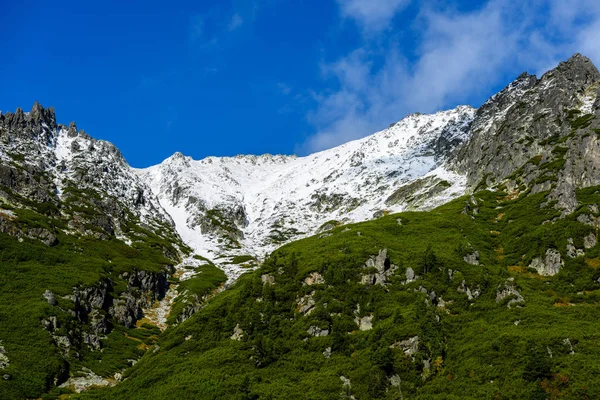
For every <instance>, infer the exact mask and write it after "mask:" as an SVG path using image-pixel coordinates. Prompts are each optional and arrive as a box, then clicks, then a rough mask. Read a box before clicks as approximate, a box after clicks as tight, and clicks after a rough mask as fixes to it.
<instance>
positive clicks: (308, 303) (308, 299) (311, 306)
mask: <svg viewBox="0 0 600 400" xmlns="http://www.w3.org/2000/svg"><path fill="white" fill-rule="evenodd" d="M314 295H315V292H314V291H312V292H310V293H309V294H307V295H305V296H302V297H300V298H299V299H298V300H297V301H296V304H297V305H298V307H297V309H296V310H297V311H298V312H299V313H300V314H302V315H310V314H311V313H312V312H313V311H314V310H315V305H316V304H317V303H316V301H315V298H314Z"/></svg>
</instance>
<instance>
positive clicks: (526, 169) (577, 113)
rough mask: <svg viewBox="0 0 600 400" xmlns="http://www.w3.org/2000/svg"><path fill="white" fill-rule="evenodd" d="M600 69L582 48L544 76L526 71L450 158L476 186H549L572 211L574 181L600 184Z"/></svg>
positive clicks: (481, 114)
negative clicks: (599, 137) (599, 94)
mask: <svg viewBox="0 0 600 400" xmlns="http://www.w3.org/2000/svg"><path fill="white" fill-rule="evenodd" d="M599 89H600V73H599V72H598V70H597V69H596V67H595V66H594V65H593V64H592V63H591V61H590V60H589V59H587V58H586V57H583V56H582V55H580V54H576V55H574V56H573V57H572V58H571V59H569V60H568V61H567V62H563V63H560V64H559V65H558V67H557V68H555V69H553V70H551V71H549V72H547V73H546V74H544V75H543V76H542V77H541V78H540V79H537V78H536V77H535V76H532V75H528V74H523V75H521V76H520V77H519V78H517V80H516V81H514V82H513V83H511V84H510V85H509V86H507V87H506V88H505V89H504V90H502V91H501V92H500V93H498V94H497V95H495V96H493V97H492V98H491V99H490V100H488V101H487V102H486V103H485V104H484V105H483V106H481V108H479V110H477V113H476V115H475V118H474V120H473V123H472V125H471V132H472V135H471V139H470V140H469V141H468V143H467V144H466V145H465V146H463V147H462V148H460V149H459V150H458V152H457V156H456V158H454V159H453V160H452V161H451V162H452V164H453V165H454V166H455V168H456V170H457V171H459V172H461V173H464V174H466V176H467V187H468V188H469V189H470V190H474V189H476V188H484V187H487V186H493V185H497V184H500V183H502V182H503V181H504V180H507V181H506V182H505V183H506V185H507V187H510V188H511V189H513V190H519V191H522V190H525V189H526V188H529V189H531V192H532V193H537V192H541V191H545V190H549V189H550V190H551V192H550V199H551V200H554V201H556V202H557V204H556V206H557V208H559V209H561V210H564V211H565V212H572V211H573V210H574V209H575V207H576V206H577V202H576V199H575V189H576V188H581V187H588V186H593V185H598V184H600V175H599V174H598V173H596V171H597V170H598V169H599V168H600V140H599V139H598V135H596V134H595V133H593V132H594V129H598V128H600V120H599V119H598V116H600V114H599V111H598V108H599V105H600V103H599V102H598V90H599Z"/></svg>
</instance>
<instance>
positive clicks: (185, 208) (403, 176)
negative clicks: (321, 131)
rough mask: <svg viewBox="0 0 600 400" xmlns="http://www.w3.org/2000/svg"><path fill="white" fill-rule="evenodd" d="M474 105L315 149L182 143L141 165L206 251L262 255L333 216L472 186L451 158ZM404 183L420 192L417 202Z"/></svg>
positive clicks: (429, 200) (429, 203)
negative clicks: (156, 161) (276, 151)
mask: <svg viewBox="0 0 600 400" xmlns="http://www.w3.org/2000/svg"><path fill="white" fill-rule="evenodd" d="M474 112H475V111H474V110H473V109H472V108H470V107H465V106H460V107H457V108H456V109H454V110H450V111H444V112H440V113H437V114H433V115H417V114H414V115H409V116H407V117H406V118H404V119H403V120H401V121H400V122H398V123H396V124H393V125H391V126H390V127H389V128H388V129H385V130H383V131H381V132H378V133H375V134H374V135H371V136H369V137H366V138H364V139H360V140H357V141H354V142H350V143H346V144H344V145H341V146H339V147H336V148H333V149H330V150H326V151H323V152H320V153H316V154H312V155H309V156H307V157H296V156H280V155H276V156H273V155H262V156H236V157H207V158H205V159H203V160H199V161H197V160H192V159H191V158H189V157H185V156H183V155H182V154H180V153H176V154H174V155H173V156H172V157H170V158H168V159H167V160H165V161H164V162H162V163H161V164H160V165H157V166H153V167H150V168H147V169H144V170H139V171H138V173H139V176H140V177H142V179H143V180H144V181H145V182H149V184H150V186H151V187H152V190H153V191H154V193H155V194H156V196H157V197H158V198H159V199H160V202H161V205H162V206H163V207H164V208H165V209H166V210H167V211H168V212H169V213H170V214H171V215H172V216H173V217H174V220H175V223H176V226H177V229H178V232H179V233H180V234H181V236H182V237H183V239H184V240H185V241H186V243H187V244H188V245H190V246H191V247H193V248H194V249H196V250H197V251H198V252H200V253H203V254H205V255H207V256H208V257H209V258H214V257H211V254H222V253H226V254H240V255H241V254H253V255H256V256H259V257H262V256H264V254H265V253H268V252H270V251H272V250H274V249H275V248H277V247H279V246H280V245H282V244H284V243H286V242H289V241H291V240H295V239H299V238H302V237H305V236H307V235H311V234H314V233H317V232H318V231H319V228H332V227H333V226H334V225H335V224H329V226H327V225H328V224H327V223H328V222H330V221H340V222H349V221H362V220H367V219H370V218H371V217H372V216H373V214H374V213H377V215H384V214H386V213H387V212H388V211H400V210H403V209H406V208H411V207H413V208H416V207H419V209H428V208H431V207H433V206H435V205H437V204H441V203H443V202H445V201H446V200H447V199H449V198H454V197H455V196H457V195H459V194H462V193H463V190H464V187H463V185H464V179H463V178H461V177H458V176H456V175H455V174H453V173H451V172H448V171H447V170H446V169H444V168H443V167H442V165H443V164H444V162H445V161H446V160H447V159H448V157H449V156H450V155H451V154H453V152H454V150H455V149H456V148H457V147H458V146H460V145H461V144H462V143H463V142H464V141H465V140H466V139H467V137H468V133H467V132H468V127H469V124H470V122H471V120H472V117H473V115H474ZM420 178H423V181H422V182H421V183H419V184H418V185H416V186H415V185H413V186H410V187H409V188H408V189H407V188H406V185H410V183H411V182H413V181H414V180H416V179H420ZM417 186H418V187H417ZM402 188H404V189H402ZM399 190H400V191H401V192H398V191H399ZM403 191H404V192H411V193H416V192H418V193H420V196H419V197H418V199H417V197H416V196H413V199H414V201H412V202H411V201H408V200H409V198H408V197H409V196H408V195H403V194H402V193H404V192H403ZM396 192H398V193H396ZM386 199H389V201H386Z"/></svg>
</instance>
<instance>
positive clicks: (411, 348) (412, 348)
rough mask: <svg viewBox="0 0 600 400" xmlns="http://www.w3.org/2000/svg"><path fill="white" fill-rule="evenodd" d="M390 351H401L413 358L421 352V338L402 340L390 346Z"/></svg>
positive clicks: (414, 337)
mask: <svg viewBox="0 0 600 400" xmlns="http://www.w3.org/2000/svg"><path fill="white" fill-rule="evenodd" d="M390 349H400V350H402V351H403V352H404V354H406V355H407V356H413V355H415V354H416V353H417V352H418V351H419V336H413V337H411V338H408V339H405V340H401V341H399V342H396V343H394V344H392V345H390Z"/></svg>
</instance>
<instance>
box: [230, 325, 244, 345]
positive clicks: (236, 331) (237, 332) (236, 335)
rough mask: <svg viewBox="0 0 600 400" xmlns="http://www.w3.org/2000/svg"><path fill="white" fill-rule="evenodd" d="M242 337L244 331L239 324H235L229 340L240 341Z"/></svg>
mask: <svg viewBox="0 0 600 400" xmlns="http://www.w3.org/2000/svg"><path fill="white" fill-rule="evenodd" d="M243 337H244V331H243V330H242V328H240V324H237V325H236V326H235V328H233V335H231V337H230V339H231V340H237V341H240V340H242V338H243Z"/></svg>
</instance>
